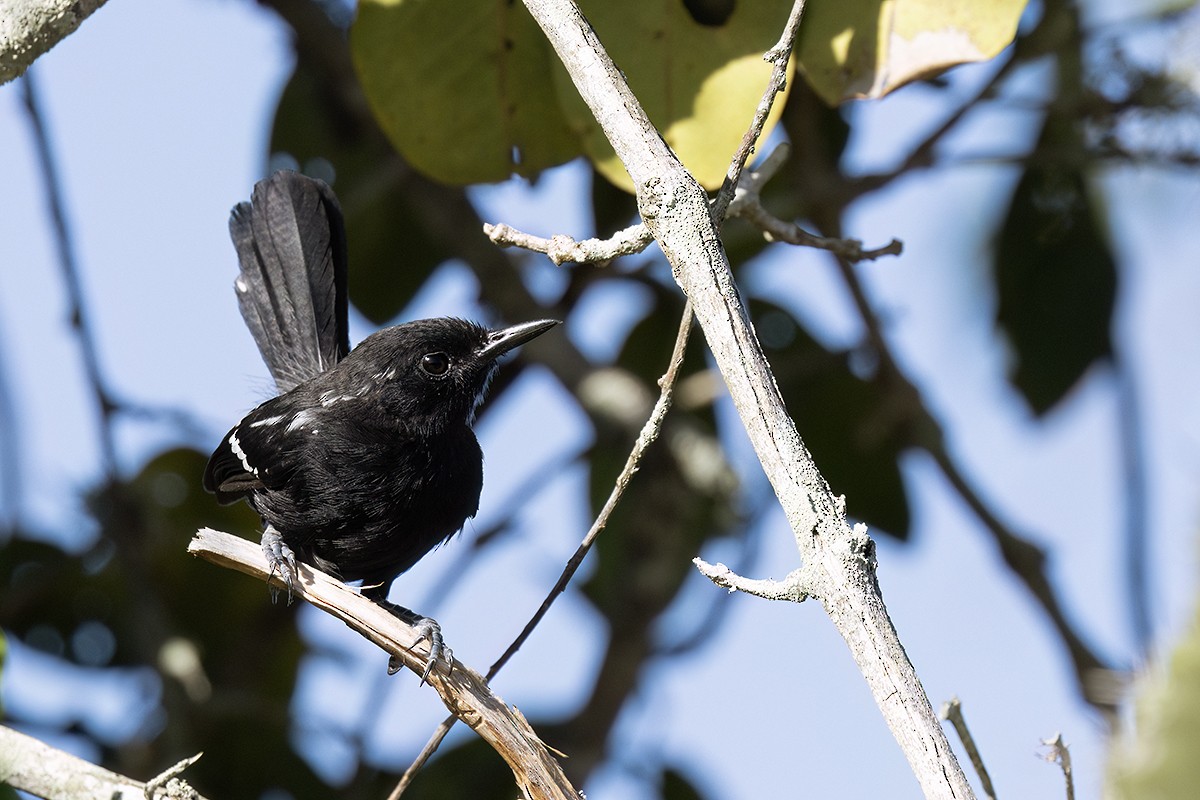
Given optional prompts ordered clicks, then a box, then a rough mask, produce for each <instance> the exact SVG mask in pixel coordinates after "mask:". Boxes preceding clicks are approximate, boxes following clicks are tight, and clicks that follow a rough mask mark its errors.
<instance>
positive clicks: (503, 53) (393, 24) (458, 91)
mask: <svg viewBox="0 0 1200 800" xmlns="http://www.w3.org/2000/svg"><path fill="white" fill-rule="evenodd" d="M350 47H351V51H352V53H353V55H354V63H355V67H356V68H357V70H358V74H359V78H360V79H361V81H362V85H363V89H364V90H365V91H366V94H367V100H368V102H369V103H370V104H371V108H372V110H373V111H374V113H375V115H376V117H377V118H378V119H379V122H380V125H381V127H382V128H383V129H384V131H386V132H387V135H388V137H389V138H390V139H391V140H392V143H393V144H394V145H395V147H396V149H397V150H398V151H399V152H400V153H401V154H402V155H403V156H404V157H405V158H406V159H407V160H408V161H409V162H410V163H411V164H412V165H413V166H414V167H416V168H417V169H419V170H421V171H422V172H424V173H425V174H426V175H428V176H429V177H431V178H433V179H434V180H437V181H441V182H443V183H450V184H468V183H479V182H487V181H500V180H504V179H506V178H508V177H510V176H511V175H512V174H514V173H516V174H520V175H526V176H529V175H533V174H535V173H537V172H538V171H540V170H542V169H545V168H546V167H550V166H554V165H555V164H561V163H563V162H564V161H568V160H569V159H571V158H573V157H574V156H575V155H577V154H578V153H579V145H578V143H577V142H576V141H575V139H574V138H573V137H572V136H571V133H570V131H569V130H568V128H567V125H566V121H565V120H564V118H563V116H562V113H561V112H560V111H559V108H558V104H557V102H556V99H555V93H554V85H553V81H552V79H551V77H550V70H551V59H552V58H553V57H554V56H553V54H552V53H551V52H550V50H549V48H548V46H547V45H546V42H545V39H544V38H543V36H542V32H541V30H539V29H538V27H537V25H535V24H534V22H533V19H532V18H531V17H530V16H529V13H528V12H527V11H526V10H525V7H524V6H523V5H521V4H520V3H510V2H480V0H363V1H362V2H360V3H359V7H358V17H357V19H356V20H355V23H354V26H353V28H352V29H351V31H350Z"/></svg>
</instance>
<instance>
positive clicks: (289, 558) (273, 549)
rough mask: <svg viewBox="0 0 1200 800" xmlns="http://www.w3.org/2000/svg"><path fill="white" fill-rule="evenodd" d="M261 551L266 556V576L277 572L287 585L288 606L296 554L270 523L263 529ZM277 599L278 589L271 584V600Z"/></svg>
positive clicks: (290, 601) (294, 573)
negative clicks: (267, 571) (267, 570)
mask: <svg viewBox="0 0 1200 800" xmlns="http://www.w3.org/2000/svg"><path fill="white" fill-rule="evenodd" d="M262 551H263V555H264V556H266V557H267V566H268V567H269V568H270V572H269V573H268V578H269V577H270V576H272V575H274V574H275V573H279V577H280V578H282V579H283V583H284V585H285V586H287V593H288V595H287V597H288V605H289V606H290V605H291V604H292V587H293V586H294V585H295V583H296V554H295V553H293V552H292V548H290V547H288V546H287V544H286V543H285V542H284V541H283V537H282V536H281V535H280V534H279V531H277V530H275V528H273V527H271V526H270V525H268V526H267V527H266V528H265V529H264V530H263V535H262ZM278 599H279V590H278V589H276V588H275V587H274V586H272V587H271V602H272V603H274V602H275V601H276V600H278Z"/></svg>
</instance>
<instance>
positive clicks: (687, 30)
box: [554, 0, 792, 192]
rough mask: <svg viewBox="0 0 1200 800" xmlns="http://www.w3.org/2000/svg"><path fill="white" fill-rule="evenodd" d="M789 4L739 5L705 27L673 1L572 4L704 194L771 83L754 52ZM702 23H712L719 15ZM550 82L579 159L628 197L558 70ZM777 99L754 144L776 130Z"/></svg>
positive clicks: (606, 148) (621, 173)
mask: <svg viewBox="0 0 1200 800" xmlns="http://www.w3.org/2000/svg"><path fill="white" fill-rule="evenodd" d="M693 5H695V4H693ZM791 5H792V4H791V2H790V1H789V0H739V2H737V3H736V4H734V7H733V11H732V13H731V14H729V15H728V16H727V18H726V19H725V21H724V22H723V23H722V24H704V23H702V22H698V21H697V19H696V18H694V16H693V14H692V13H691V12H690V11H689V9H688V7H686V6H685V4H684V3H682V2H655V3H645V2H629V1H628V0H627V1H626V2H612V0H590V1H589V2H583V3H580V7H581V8H582V9H583V12H584V14H585V15H586V16H587V18H588V21H589V22H590V23H591V24H592V27H593V28H595V30H596V33H597V34H598V35H599V37H600V40H601V41H602V42H603V43H604V46H605V48H606V49H607V50H608V54H609V55H610V56H611V57H612V59H613V61H614V62H616V65H617V66H618V67H619V68H620V69H621V71H622V72H623V73H624V74H625V77H626V79H627V80H628V81H629V86H630V88H631V89H632V90H633V93H634V94H635V95H637V98H638V100H639V101H640V102H641V104H642V107H643V108H644V109H645V110H646V113H647V114H648V115H649V117H650V120H651V122H653V123H654V125H655V126H656V127H657V128H658V129H659V130H660V131H661V132H662V134H663V137H664V138H665V139H666V140H667V143H668V144H669V145H671V148H672V149H673V150H674V151H675V153H676V154H677V155H678V156H679V159H680V160H681V161H682V162H683V164H684V166H686V167H687V168H688V170H690V171H691V173H692V174H693V175H694V176H695V177H696V180H698V181H699V182H700V184H701V185H702V186H704V187H705V188H707V189H715V188H717V187H718V186H720V185H721V181H722V179H723V178H724V177H725V171H726V170H727V169H728V167H729V159H730V157H731V156H732V155H733V152H734V151H735V150H736V149H737V147H738V145H739V144H740V143H741V141H742V136H743V135H744V134H745V133H746V129H747V128H748V127H749V125H750V120H751V118H752V117H753V116H754V109H755V107H756V106H757V105H758V101H759V100H760V99H761V98H762V93H763V90H764V89H765V88H766V85H767V79H768V78H769V77H770V74H771V65H770V64H768V63H767V62H765V61H763V59H762V56H763V53H765V52H766V51H767V50H768V49H770V48H771V47H772V46H774V45H775V43H776V42H777V41H778V39H779V34H780V32H781V31H782V30H783V26H784V23H785V22H786V21H787V17H788V11H789V10H790V9H791ZM693 10H694V9H693ZM701 16H702V17H703V18H705V19H708V20H712V19H717V20H719V19H720V18H721V17H722V16H723V12H720V13H717V14H716V16H715V17H710V16H708V15H705V14H701ZM788 74H789V76H790V75H791V67H790V65H789V72H788ZM554 76H555V79H556V81H557V88H558V98H559V102H560V103H561V105H562V108H563V110H564V112H565V114H566V116H567V118H568V119H569V120H570V124H571V127H572V129H573V130H574V131H575V132H576V134H577V135H578V136H579V137H580V138H581V140H582V143H583V149H584V151H585V152H586V153H587V155H588V158H590V159H591V160H592V163H593V164H595V166H596V168H597V170H599V172H600V173H601V174H603V175H604V176H605V177H606V178H608V180H610V181H612V182H613V183H614V184H615V185H617V186H619V187H621V188H622V189H624V190H626V191H629V192H632V191H633V183H632V181H631V180H630V178H629V175H628V174H627V173H626V172H625V168H624V167H623V166H622V165H621V162H620V160H619V159H618V158H617V157H616V155H615V153H614V152H613V150H612V147H611V145H609V143H608V139H606V138H605V136H604V132H603V131H602V130H601V129H600V126H599V124H598V123H597V122H596V120H595V118H594V117H593V116H592V113H591V111H589V110H588V108H587V105H586V104H585V103H584V102H583V100H582V98H580V97H579V93H578V92H577V91H576V89H575V85H574V84H573V83H571V80H570V78H569V77H568V76H567V74H566V72H565V70H561V69H559V70H555V72H554ZM785 94H786V93H785ZM785 99H786V98H785V97H784V96H781V97H780V98H779V99H778V100H777V101H776V103H775V106H774V107H773V109H772V111H771V115H770V117H769V118H768V120H767V124H766V126H765V127H764V128H763V134H762V137H761V138H760V141H762V140H765V139H766V138H767V136H769V135H770V133H771V130H772V129H773V128H774V127H775V122H776V120H778V119H779V113H780V110H781V109H782V107H783V103H784V100H785Z"/></svg>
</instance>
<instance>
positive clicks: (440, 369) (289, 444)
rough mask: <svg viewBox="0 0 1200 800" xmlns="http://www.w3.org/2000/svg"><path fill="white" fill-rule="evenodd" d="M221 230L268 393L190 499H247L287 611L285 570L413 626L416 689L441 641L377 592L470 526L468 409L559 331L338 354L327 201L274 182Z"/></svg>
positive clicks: (335, 255) (416, 336)
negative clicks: (206, 495)
mask: <svg viewBox="0 0 1200 800" xmlns="http://www.w3.org/2000/svg"><path fill="white" fill-rule="evenodd" d="M229 230H230V234H231V235H232V237H233V242H234V244H235V245H236V247H237V252H238V259H239V262H240V266H241V274H240V275H239V277H238V278H237V280H236V281H235V284H234V287H235V289H236V291H237V296H238V302H239V304H240V307H241V312H242V316H243V317H244V318H245V320H246V324H247V326H248V327H249V328H250V332H251V333H252V334H253V335H254V340H255V342H256V343H257V344H258V349H259V351H260V352H261V353H262V356H263V360H264V361H266V363H267V367H268V368H269V369H270V371H271V375H272V376H273V377H274V379H275V383H276V386H277V388H278V389H279V391H280V392H281V394H280V395H279V396H278V397H275V398H273V399H271V400H268V401H267V402H265V403H263V404H262V405H260V406H259V407H258V408H256V409H254V410H253V411H251V412H250V413H249V414H247V415H246V417H245V418H244V419H243V420H242V421H241V422H239V423H238V424H237V425H236V426H235V427H234V428H233V430H231V431H230V432H229V433H228V434H227V435H226V436H225V438H224V439H223V440H222V441H221V444H220V445H219V446H218V447H217V449H216V450H215V451H214V452H213V454H212V458H211V459H210V460H209V462H208V466H207V468H206V469H205V471H204V488H205V489H207V490H208V491H210V492H213V493H215V494H216V496H217V500H218V501H220V502H222V503H232V502H234V501H236V500H239V499H245V500H246V501H247V502H248V503H249V504H250V505H251V506H252V507H253V508H254V510H255V511H257V512H258V513H259V515H261V516H262V519H263V525H264V531H263V536H262V547H263V551H264V552H265V553H266V556H267V560H268V562H269V563H270V565H271V569H272V571H273V572H278V573H279V574H280V575H281V576H282V578H283V580H284V583H285V584H286V585H287V586H288V590H289V599H290V592H291V587H292V585H293V583H294V582H295V580H296V560H297V559H299V560H300V561H303V562H305V563H307V564H311V565H313V566H315V567H318V568H319V569H321V570H324V571H325V572H329V573H331V574H333V575H335V576H337V577H339V578H341V579H342V580H344V581H347V582H349V581H362V586H363V588H362V593H363V595H364V596H366V597H369V598H371V599H372V600H375V601H376V602H379V603H381V604H383V605H385V606H387V607H388V608H390V609H391V610H393V611H394V612H396V613H397V614H398V615H399V616H401V617H402V618H404V619H406V620H407V621H409V622H410V623H412V624H414V625H416V626H417V627H418V629H419V631H420V632H421V634H422V635H423V637H424V638H426V639H428V640H429V643H430V655H429V661H428V662H427V664H426V667H425V674H424V676H423V678H424V677H427V676H428V674H429V671H430V669H431V668H432V666H433V664H434V663H435V662H436V661H437V659H438V658H439V657H440V656H441V655H442V652H443V649H444V648H443V643H442V635H441V630H440V628H439V626H438V624H437V622H435V621H434V620H432V619H429V618H426V617H421V616H420V615H417V614H415V613H413V612H411V611H409V610H408V609H405V608H401V607H399V606H394V605H392V604H389V603H387V594H388V589H389V588H390V586H391V583H392V581H393V580H394V579H395V578H396V577H397V576H398V575H400V574H401V573H402V572H404V571H405V570H407V569H408V568H409V567H411V566H412V565H413V564H415V563H416V562H417V561H418V560H419V559H420V558H421V557H422V556H424V555H425V554H426V553H428V552H429V551H430V550H431V549H433V548H434V547H435V546H437V545H438V544H441V543H442V542H444V541H446V540H447V539H449V538H450V537H451V536H453V535H454V534H455V533H457V532H458V531H459V530H460V529H461V528H462V526H463V524H464V523H465V522H466V520H467V518H469V517H473V516H474V515H475V512H476V511H477V510H478V508H479V492H480V489H481V488H482V486H483V453H482V451H481V450H480V448H479V442H478V441H477V440H476V438H475V434H474V432H473V431H472V430H471V423H472V422H473V421H474V417H475V411H476V409H477V408H478V407H479V403H480V401H481V400H482V399H483V397H484V394H485V392H486V391H487V387H488V383H489V381H490V380H491V378H492V376H493V375H494V374H495V372H496V367H497V359H499V358H500V357H501V356H502V355H504V354H505V353H507V352H508V351H510V350H512V349H513V348H515V347H517V346H518V345H521V344H523V343H524V342H527V341H529V340H530V339H532V338H534V337H535V336H538V335H540V334H542V333H544V332H545V331H547V330H548V329H550V328H551V327H553V326H554V325H556V324H557V321H555V320H539V321H537V322H528V323H525V324H523V325H514V326H513V327H510V328H503V329H501V330H494V331H489V330H487V329H486V328H483V327H480V326H479V325H476V324H474V323H471V322H467V321H465V320H461V319H426V320H418V321H416V322H408V323H405V324H403V325H397V326H395V327H391V328H385V329H384V330H381V331H378V332H376V333H374V334H372V335H370V336H368V337H367V338H366V339H364V340H363V341H362V342H361V343H360V344H359V345H358V347H356V348H354V350H353V351H352V352H351V351H350V347H349V334H348V331H347V321H346V318H347V299H346V263H347V259H346V237H345V230H344V224H343V220H342V213H341V208H340V207H339V205H338V202H337V198H336V197H335V196H334V194H333V191H332V190H331V189H330V188H329V187H328V186H327V185H326V184H325V183H323V182H321V181H319V180H314V179H312V178H307V177H305V176H303V175H299V174H297V173H293V172H277V173H275V174H274V175H272V176H271V177H269V178H267V179H265V180H263V181H261V182H259V183H258V185H256V186H255V187H254V194H253V196H252V198H251V202H250V203H241V204H239V205H238V206H237V207H236V208H234V209H233V214H232V216H231V218H230V221H229ZM393 666H394V665H393ZM392 671H394V669H393V670H392Z"/></svg>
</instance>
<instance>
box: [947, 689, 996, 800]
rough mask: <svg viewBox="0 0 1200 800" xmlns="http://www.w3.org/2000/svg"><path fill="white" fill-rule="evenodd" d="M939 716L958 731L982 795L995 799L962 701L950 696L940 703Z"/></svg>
mask: <svg viewBox="0 0 1200 800" xmlns="http://www.w3.org/2000/svg"><path fill="white" fill-rule="evenodd" d="M941 717H942V719H944V720H946V721H948V722H949V723H950V724H951V725H953V726H954V730H955V731H956V732H957V733H958V738H959V740H960V741H961V742H962V745H963V749H964V750H966V751H967V758H969V759H971V766H972V767H974V768H975V774H976V775H978V776H979V784H980V786H981V787H982V788H983V794H984V796H986V797H987V798H989V800H996V789H995V787H993V786H992V776H991V775H989V774H988V771H987V767H986V766H984V763H983V756H982V755H980V753H979V748H978V747H976V746H975V738H974V737H973V736H971V730H970V728H968V727H967V718H966V717H964V716H963V713H962V701H961V700H959V699H958V698H957V697H952V698H950V699H949V700H948V701H946V702H945V703H942V713H941Z"/></svg>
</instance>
